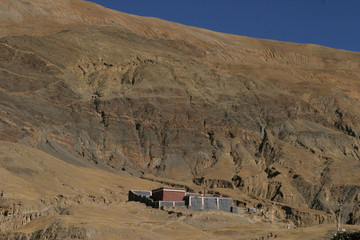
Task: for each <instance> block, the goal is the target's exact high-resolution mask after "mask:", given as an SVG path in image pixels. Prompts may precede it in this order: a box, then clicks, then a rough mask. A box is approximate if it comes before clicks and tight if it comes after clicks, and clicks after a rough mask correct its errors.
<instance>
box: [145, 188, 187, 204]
mask: <svg viewBox="0 0 360 240" xmlns="http://www.w3.org/2000/svg"><path fill="white" fill-rule="evenodd" d="M184 197H185V189H182V188H158V189H155V190H152V194H151V198H152V199H153V200H154V201H173V202H181V201H184Z"/></svg>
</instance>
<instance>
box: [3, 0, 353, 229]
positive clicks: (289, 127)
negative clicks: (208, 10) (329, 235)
mask: <svg viewBox="0 0 360 240" xmlns="http://www.w3.org/2000/svg"><path fill="white" fill-rule="evenodd" d="M36 2H37V3H36V4H40V5H41V3H38V1H36ZM49 2H51V1H49ZM79 2H80V1H79ZM61 4H65V5H66V4H67V3H61ZM81 4H82V3H81ZM65 5H64V6H65ZM66 6H67V5H66ZM67 7H68V6H67ZM74 7H76V6H74ZM14 9H17V8H14ZM14 11H15V10H14ZM79 11H80V10H79ZM103 11H105V10H103ZM105 12H106V11H105ZM43 13H44V12H43V11H41V15H42V16H43ZM77 14H80V13H79V12H77ZM111 14H114V13H111ZM81 16H82V15H81ZM111 16H113V15H111ZM116 16H117V17H116ZM43 17H44V16H43ZM45 17H46V15H45ZM29 18H30V19H32V17H31V16H30V17H29ZM134 18H136V17H134V16H131V17H130V16H129V19H134ZM56 19H57V18H52V21H54V22H53V24H54V26H56V29H61V30H62V31H58V32H53V31H50V30H49V31H45V30H44V31H45V32H41V36H40V34H39V35H36V34H35V35H34V36H26V35H25V36H15V35H19V34H15V33H14V34H10V33H9V34H8V35H7V36H3V37H2V38H1V39H0V73H1V74H0V122H1V123H2V124H1V126H0V140H5V141H12V142H20V143H24V144H27V145H30V146H33V147H36V148H38V149H41V150H43V151H45V152H47V153H49V154H51V155H53V156H56V157H58V158H61V159H63V160H64V161H67V162H70V163H73V164H77V165H81V166H86V165H89V164H90V165H91V166H99V167H108V168H112V169H114V170H116V171H128V172H129V173H131V174H133V175H136V176H141V175H143V174H144V173H151V174H154V175H157V176H160V177H162V178H168V179H172V180H181V181H185V182H189V183H195V184H197V185H200V186H206V187H207V188H210V189H211V188H231V189H238V191H239V192H241V193H244V194H246V195H248V196H249V197H253V198H256V199H259V200H263V201H267V200H270V201H276V202H280V203H283V204H288V205H291V206H295V207H303V208H310V209H317V210H322V211H327V212H329V213H333V212H334V211H335V210H336V208H337V203H338V201H340V202H343V204H344V206H345V207H344V209H345V210H344V212H343V215H342V217H343V221H346V222H348V223H351V224H357V223H359V219H360V215H359V194H360V192H359V183H360V179H359V161H360V153H359V146H360V141H359V137H360V136H359V131H360V125H359V121H358V120H359V117H360V105H359V101H358V100H359V99H360V98H359V97H360V96H359V95H358V92H360V89H359V87H358V84H357V81H358V79H359V77H360V67H359V63H358V58H359V56H360V55H359V54H358V53H351V52H346V51H340V50H334V49H328V48H324V47H320V46H312V45H299V44H289V43H278V42H270V41H266V40H255V39H249V38H242V37H236V36H228V35H226V36H225V35H221V34H217V33H213V32H208V31H204V30H200V29H195V30H194V29H190V28H187V27H185V26H179V25H176V24H175V25H171V24H170V23H165V22H164V23H163V22H161V24H160V23H159V25H157V26H158V27H157V28H155V27H154V24H155V23H156V22H157V21H160V20H153V21H154V22H152V21H150V20H149V21H148V20H143V19H142V18H139V19H138V18H136V19H137V21H140V22H141V21H143V22H141V23H143V24H138V22H137V24H135V25H134V26H131V27H129V28H127V29H124V27H123V25H122V26H120V25H121V24H125V23H124V22H126V21H125V20H124V19H126V17H124V15H122V14H119V15H116V14H115V15H114V18H112V21H114V23H118V24H120V25H116V24H113V25H112V26H105V25H106V24H105V25H104V24H94V23H97V21H95V20H96V17H95V18H94V19H95V20H94V19H92V20H91V21H92V24H91V25H88V24H87V23H86V21H83V20H81V22H79V23H77V22H76V21H75V23H74V25H73V26H72V25H64V24H63V23H62V22H59V21H58V20H56ZM82 19H84V17H83V16H82ZM85 19H86V18H85ZM7 20H8V19H7ZM10 20H11V19H10ZM17 21H18V20H17ZM19 21H20V20H19ZM105 22H106V21H105ZM142 25H144V26H147V30H146V31H145V30H144V28H143V27H140V26H142ZM170 25H171V27H169V26H170ZM135 26H136V27H135ZM40 27H41V25H40ZM44 29H45V28H44ZM156 29H157V30H156ZM174 29H175V30H174ZM179 31H184V34H181V36H179V35H178V33H177V32H179ZM214 42H215V43H214ZM288 215H289V218H292V216H293V215H294V214H293V213H291V214H290V213H289V214H288ZM295 215H296V214H295ZM297 215H299V214H297ZM325 215H326V214H325ZM325 215H324V216H325ZM324 216H318V215H316V217H313V216H312V218H318V219H319V220H318V222H319V223H321V222H327V221H330V220H329V219H330V217H327V215H326V216H325V217H324ZM30 217H31V216H30ZM302 218H308V216H303V217H302ZM302 218H300V220H299V218H297V219H295V220H294V221H300V222H298V223H297V224H298V225H299V226H302V224H303V223H302V222H301V221H302V220H301V219H302ZM303 222H305V221H303Z"/></svg>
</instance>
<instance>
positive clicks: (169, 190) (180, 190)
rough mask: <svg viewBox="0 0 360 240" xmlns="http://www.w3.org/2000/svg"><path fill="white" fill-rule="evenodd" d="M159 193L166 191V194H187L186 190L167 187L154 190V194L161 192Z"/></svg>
mask: <svg viewBox="0 0 360 240" xmlns="http://www.w3.org/2000/svg"><path fill="white" fill-rule="evenodd" d="M159 191H164V192H184V193H185V192H186V190H185V188H165V187H161V188H157V189H154V190H152V192H159Z"/></svg>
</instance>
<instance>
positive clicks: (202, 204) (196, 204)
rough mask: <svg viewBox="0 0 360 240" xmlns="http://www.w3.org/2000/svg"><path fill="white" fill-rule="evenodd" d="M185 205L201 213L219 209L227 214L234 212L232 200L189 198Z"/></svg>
mask: <svg viewBox="0 0 360 240" xmlns="http://www.w3.org/2000/svg"><path fill="white" fill-rule="evenodd" d="M185 203H186V205H187V206H188V208H189V209H191V210H194V211H201V210H207V209H214V210H217V209H219V210H223V211H226V212H231V211H232V199H231V198H221V197H207V196H205V197H202V196H201V197H200V196H187V197H186V199H185Z"/></svg>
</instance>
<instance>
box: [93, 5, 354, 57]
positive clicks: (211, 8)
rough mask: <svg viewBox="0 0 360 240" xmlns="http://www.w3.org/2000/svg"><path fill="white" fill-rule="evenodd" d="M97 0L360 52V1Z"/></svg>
mask: <svg viewBox="0 0 360 240" xmlns="http://www.w3.org/2000/svg"><path fill="white" fill-rule="evenodd" d="M92 1H93V2H96V3H98V4H100V5H102V6H105V7H107V8H111V9H115V10H118V11H121V12H126V13H131V14H135V15H140V16H151V17H158V18H161V19H165V20H169V21H173V22H178V23H182V24H186V25H190V26H196V27H201V28H206V29H210V30H214V31H218V32H225V33H232V34H237V35H242V36H249V37H256V38H266V39H274V40H280V41H287V42H298V43H314V44H319V45H323V46H327V47H333V48H339V49H346V50H351V51H358V52H360V0H181V1H180V0H124V1H116V0H92Z"/></svg>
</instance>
